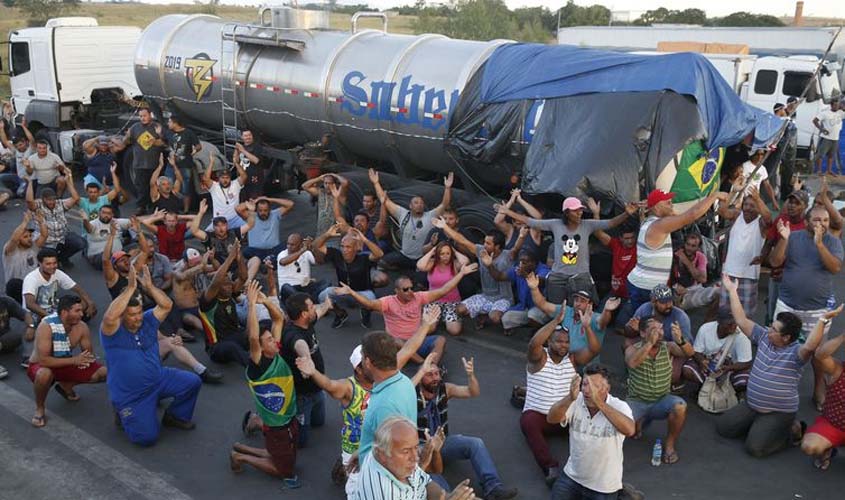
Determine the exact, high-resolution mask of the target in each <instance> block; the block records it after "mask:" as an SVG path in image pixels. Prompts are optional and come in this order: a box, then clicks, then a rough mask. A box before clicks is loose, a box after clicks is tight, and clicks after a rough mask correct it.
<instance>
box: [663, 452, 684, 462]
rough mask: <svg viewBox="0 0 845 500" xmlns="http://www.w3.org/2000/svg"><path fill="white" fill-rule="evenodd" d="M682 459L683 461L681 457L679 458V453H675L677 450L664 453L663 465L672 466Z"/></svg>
mask: <svg viewBox="0 0 845 500" xmlns="http://www.w3.org/2000/svg"><path fill="white" fill-rule="evenodd" d="M680 459H681V457H679V456H678V452H677V451H675V450H672V451H668V452H665V453H663V463H664V464H667V465H672V464H674V463H677V462H678V460H680Z"/></svg>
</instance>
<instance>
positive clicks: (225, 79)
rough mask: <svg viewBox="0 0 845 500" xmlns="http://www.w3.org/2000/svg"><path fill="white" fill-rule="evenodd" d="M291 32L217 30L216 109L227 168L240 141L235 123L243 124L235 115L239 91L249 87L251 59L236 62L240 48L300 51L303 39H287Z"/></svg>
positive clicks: (243, 27) (230, 26)
mask: <svg viewBox="0 0 845 500" xmlns="http://www.w3.org/2000/svg"><path fill="white" fill-rule="evenodd" d="M291 31H294V30H293V29H291V28H273V27H269V26H255V25H251V24H241V23H227V24H225V25H224V26H223V29H222V30H220V68H221V70H222V71H221V72H222V75H221V78H220V103H221V104H220V106H221V113H222V118H223V119H222V123H223V157H224V158H225V159H226V164H227V165H229V164H230V163H231V161H232V155H233V154H234V152H235V151H236V147H235V145H236V144H237V142H238V140H240V131H239V129H238V123H239V122H242V121H245V120H243V119H241V120H239V115H241V114H243V113H244V111H243V103H242V100H243V94H242V92H244V89H246V88H248V87H249V85H248V78H249V70H250V69H251V67H252V62H253V61H254V58H252V59H251V60H249V61H240V59H241V50H240V48H241V47H242V46H244V45H259V46H264V47H284V48H288V49H292V50H296V51H302V50H304V49H305V40H303V39H302V38H296V37H291V36H290V35H291ZM297 31H301V30H297ZM241 68H244V69H243V70H242V69H241ZM239 92H241V93H240V94H239ZM240 118H243V117H240Z"/></svg>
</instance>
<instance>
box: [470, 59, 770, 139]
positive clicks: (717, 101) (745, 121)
mask: <svg viewBox="0 0 845 500" xmlns="http://www.w3.org/2000/svg"><path fill="white" fill-rule="evenodd" d="M662 90H671V91H673V92H675V93H678V94H682V95H688V96H691V97H693V98H694V99H695V102H696V105H697V107H698V110H699V114H700V119H701V121H702V124H703V125H704V128H705V130H706V134H707V136H706V138H705V144H706V145H707V147H708V148H709V149H712V148H715V147H726V146H732V145H734V144H737V143H739V142H741V141H742V140H743V139H744V138H745V137H746V136H747V135H748V134H749V133H752V132H753V133H754V146H755V147H762V146H765V145H768V144H771V143H773V142H776V139H777V134H778V131H779V130H780V127H781V125H782V123H783V122H782V121H781V119H780V118H778V117H776V116H774V115H773V114H771V113H766V112H764V111H762V110H760V109H758V108H755V107H753V106H751V105H748V104H745V103H744V102H742V101H741V100H740V98H739V96H737V95H736V93H734V91H733V89H731V87H730V86H729V85H728V84H727V82H725V80H724V79H723V78H722V76H721V75H720V74H719V72H718V71H717V70H716V68H714V67H713V65H712V64H710V62H709V61H708V60H707V59H706V58H705V57H703V56H701V55H700V54H694V53H689V52H684V53H676V54H666V55H637V54H626V53H619V52H608V51H602V50H594V49H584V48H580V47H573V46H568V45H538V44H521V43H516V44H506V45H502V46H500V47H499V48H497V49H496V50H495V52H493V54H492V55H491V56H490V58H489V60H488V61H487V63H486V65H485V67H484V73H483V78H482V80H481V96H480V98H481V102H483V103H503V102H507V101H517V100H523V99H552V98H558V97H569V96H576V95H584V94H593V93H620V92H654V91H662ZM607 118H608V119H612V117H607Z"/></svg>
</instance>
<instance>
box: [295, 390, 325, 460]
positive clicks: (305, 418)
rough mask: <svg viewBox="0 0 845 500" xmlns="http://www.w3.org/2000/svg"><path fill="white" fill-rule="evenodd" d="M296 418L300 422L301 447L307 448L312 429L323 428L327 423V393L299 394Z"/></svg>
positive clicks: (297, 396)
mask: <svg viewBox="0 0 845 500" xmlns="http://www.w3.org/2000/svg"><path fill="white" fill-rule="evenodd" d="M296 418H297V419H298V420H299V447H300V448H305V446H306V445H307V444H308V434H309V431H310V429H311V427H322V426H323V424H325V423H326V393H325V392H323V391H317V392H315V393H313V394H297V395H296Z"/></svg>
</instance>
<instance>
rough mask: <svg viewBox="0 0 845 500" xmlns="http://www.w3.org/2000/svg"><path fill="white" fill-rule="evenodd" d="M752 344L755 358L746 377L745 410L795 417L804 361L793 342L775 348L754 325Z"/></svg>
mask: <svg viewBox="0 0 845 500" xmlns="http://www.w3.org/2000/svg"><path fill="white" fill-rule="evenodd" d="M751 341H752V342H754V343H755V344H757V356H756V357H755V358H754V364H753V365H751V375H750V376H749V377H748V396H747V397H748V406H749V407H750V408H751V409H752V410H754V411H758V412H762V413H769V412H780V413H795V412H797V411H798V382H799V381H800V380H801V371H802V370H803V369H804V365H805V364H806V361H805V360H803V359H801V356H799V354H798V351H799V350H800V349H801V344H799V343H798V342H793V343H791V344H789V345H788V346H785V347H777V346H774V345H772V343H771V342H770V341H769V332H768V330H767V329H765V328H763V327H762V326H760V325H757V324H755V325H754V329H753V330H752V332H751Z"/></svg>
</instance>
